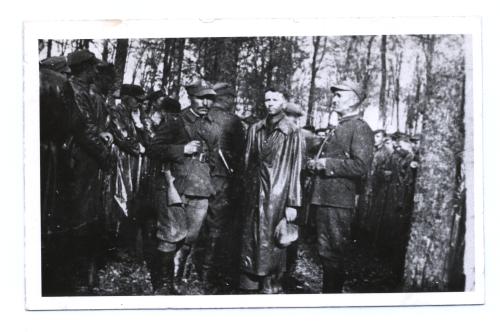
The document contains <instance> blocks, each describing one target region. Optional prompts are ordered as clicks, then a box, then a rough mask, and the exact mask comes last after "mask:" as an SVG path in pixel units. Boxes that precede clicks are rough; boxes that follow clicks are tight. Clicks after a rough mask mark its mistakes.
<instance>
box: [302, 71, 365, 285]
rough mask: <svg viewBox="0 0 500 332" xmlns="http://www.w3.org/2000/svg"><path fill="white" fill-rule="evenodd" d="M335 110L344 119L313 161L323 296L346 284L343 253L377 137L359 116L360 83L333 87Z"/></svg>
mask: <svg viewBox="0 0 500 332" xmlns="http://www.w3.org/2000/svg"><path fill="white" fill-rule="evenodd" d="M330 90H331V92H332V93H333V108H334V111H335V112H337V114H338V115H339V116H340V120H339V124H338V126H337V128H336V129H335V131H330V132H329V133H327V135H326V137H325V139H324V141H323V143H322V145H323V147H322V148H320V151H319V152H320V155H319V158H315V159H312V160H309V161H308V162H307V168H308V169H309V170H310V171H312V172H314V174H315V175H316V176H315V178H314V184H313V185H314V187H313V193H312V200H311V203H312V204H313V205H316V227H317V234H318V249H319V255H320V258H321V263H322V266H323V292H324V293H340V292H342V287H343V284H344V281H345V263H344V259H345V255H346V250H347V247H348V245H349V243H350V239H351V223H352V220H353V209H354V201H355V195H356V181H359V180H361V179H362V178H363V177H365V176H366V175H367V173H368V171H369V169H370V164H371V162H372V158H373V133H372V130H371V129H370V127H369V126H368V124H367V123H366V122H365V121H364V120H363V119H362V118H361V116H360V115H359V107H360V106H361V104H362V102H363V100H364V98H365V95H364V92H363V90H362V89H361V88H360V87H359V85H358V84H356V83H354V82H349V81H348V82H344V83H342V84H339V85H335V86H332V87H331V89H330Z"/></svg>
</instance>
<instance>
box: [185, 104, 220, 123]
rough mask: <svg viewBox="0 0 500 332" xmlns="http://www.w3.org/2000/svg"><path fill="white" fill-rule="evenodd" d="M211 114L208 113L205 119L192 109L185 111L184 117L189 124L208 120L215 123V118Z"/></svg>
mask: <svg viewBox="0 0 500 332" xmlns="http://www.w3.org/2000/svg"><path fill="white" fill-rule="evenodd" d="M210 113H211V112H210V111H208V113H207V115H205V116H204V117H201V116H200V115H198V114H197V113H196V112H195V111H193V109H192V108H191V107H189V108H187V109H185V110H184V112H183V115H184V119H186V120H187V121H189V122H191V123H192V122H195V121H196V120H198V119H202V120H203V119H206V120H208V121H209V122H213V120H214V119H213V116H212V114H210Z"/></svg>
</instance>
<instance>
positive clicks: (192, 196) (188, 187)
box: [149, 81, 218, 293]
mask: <svg viewBox="0 0 500 332" xmlns="http://www.w3.org/2000/svg"><path fill="white" fill-rule="evenodd" d="M186 90H187V92H188V95H189V99H190V101H191V105H190V106H189V107H188V108H186V109H184V110H182V112H181V114H180V115H179V116H171V117H168V119H167V121H166V125H165V128H164V132H165V133H166V135H167V134H168V135H169V137H170V138H167V137H165V138H164V139H163V142H161V144H157V145H156V147H155V146H154V145H153V146H152V147H150V149H149V150H150V153H151V154H152V155H156V158H160V159H161V160H163V161H165V162H169V163H170V169H171V172H172V175H173V177H174V178H175V181H174V183H173V184H174V186H175V188H176V189H177V192H178V193H179V194H180V195H181V198H182V201H183V206H184V209H185V214H186V225H185V227H186V232H187V233H186V236H185V240H184V241H183V242H182V244H181V245H180V248H179V250H177V252H176V253H175V279H176V285H177V286H178V291H179V292H181V293H183V292H184V290H183V288H184V287H182V286H183V285H182V283H183V281H184V278H185V277H186V276H187V273H188V271H187V269H186V267H187V266H190V265H191V264H190V262H191V260H192V253H193V252H194V250H193V247H194V246H195V245H196V244H197V241H198V237H199V233H200V229H201V227H202V225H203V222H204V221H205V218H206V216H207V211H208V201H209V198H210V197H211V196H213V195H214V194H215V193H216V191H215V188H214V186H213V184H212V180H211V176H210V165H212V163H213V160H215V158H218V154H217V153H216V151H217V150H216V149H217V142H218V137H217V133H218V130H217V129H216V128H217V124H216V123H215V122H214V119H213V117H212V115H211V114H210V113H209V110H210V107H211V106H212V103H213V99H214V98H215V95H216V93H215V91H214V90H213V89H212V87H211V86H210V85H209V84H207V83H205V82H201V81H200V82H197V83H196V84H193V85H190V86H187V87H186ZM159 137H161V136H160V135H159ZM172 231H175V232H180V231H182V229H181V230H176V229H172ZM161 244H162V245H163V246H164V251H167V250H168V251H174V252H175V249H176V248H177V243H172V241H170V240H168V239H165V240H164V241H162V243H161Z"/></svg>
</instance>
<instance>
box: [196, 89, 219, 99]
mask: <svg viewBox="0 0 500 332" xmlns="http://www.w3.org/2000/svg"><path fill="white" fill-rule="evenodd" d="M194 95H195V96H196V97H203V96H216V95H217V94H216V93H215V91H214V90H212V89H204V90H200V91H197V92H196V93H194Z"/></svg>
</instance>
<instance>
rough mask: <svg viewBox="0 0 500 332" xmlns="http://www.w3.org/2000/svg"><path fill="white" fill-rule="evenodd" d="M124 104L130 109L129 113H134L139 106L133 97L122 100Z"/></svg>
mask: <svg viewBox="0 0 500 332" xmlns="http://www.w3.org/2000/svg"><path fill="white" fill-rule="evenodd" d="M124 102H125V103H126V106H127V108H128V109H130V111H136V110H137V109H138V108H139V106H140V104H139V101H138V100H137V99H136V98H135V97H130V96H129V97H128V98H126V99H125V100H124Z"/></svg>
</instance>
